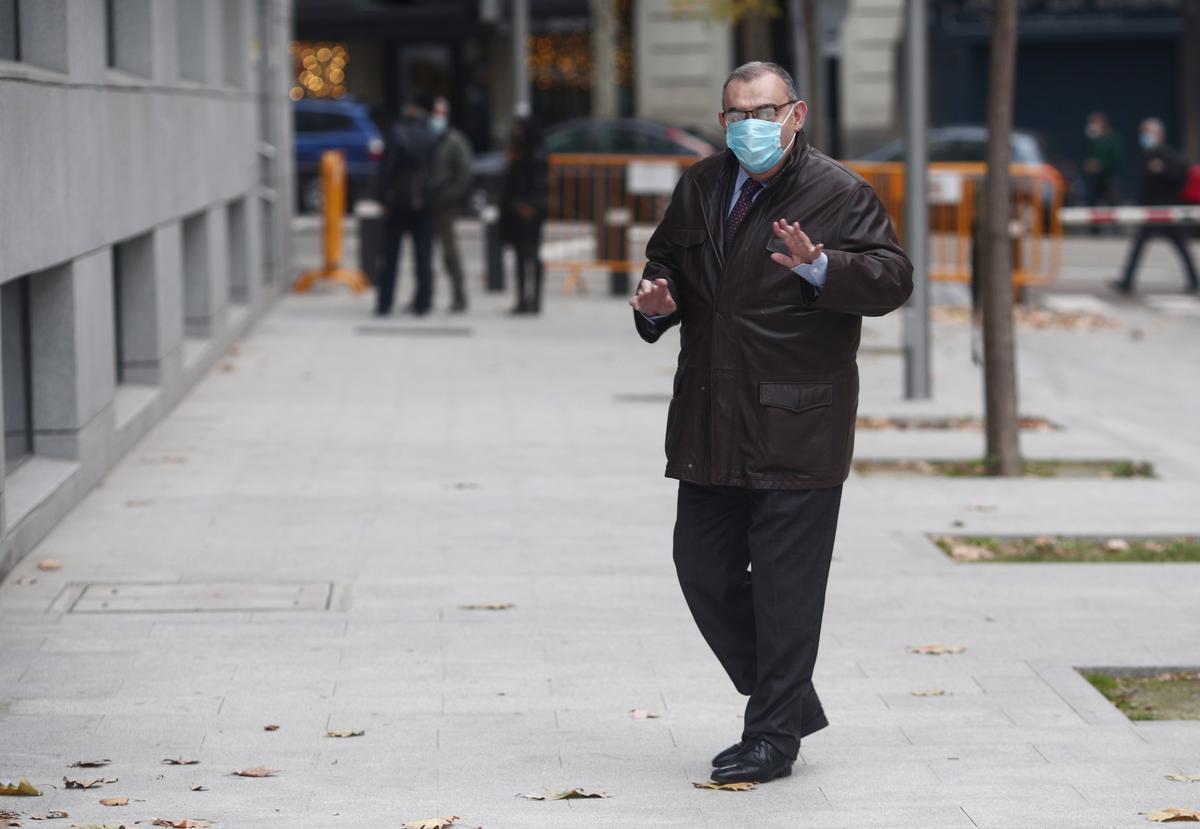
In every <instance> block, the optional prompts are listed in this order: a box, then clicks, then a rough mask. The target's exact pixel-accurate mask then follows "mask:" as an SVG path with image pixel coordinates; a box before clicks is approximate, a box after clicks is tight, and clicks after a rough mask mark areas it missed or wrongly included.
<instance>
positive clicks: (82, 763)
mask: <svg viewBox="0 0 1200 829" xmlns="http://www.w3.org/2000/svg"><path fill="white" fill-rule="evenodd" d="M111 762H112V760H109V759H108V758H107V757H105V758H104V759H103V760H76V761H75V762H74V763H72V764H71V765H70V766H69V767H68V768H73V769H98V768H101V767H102V766H107V765H108V764H109V763H111Z"/></svg>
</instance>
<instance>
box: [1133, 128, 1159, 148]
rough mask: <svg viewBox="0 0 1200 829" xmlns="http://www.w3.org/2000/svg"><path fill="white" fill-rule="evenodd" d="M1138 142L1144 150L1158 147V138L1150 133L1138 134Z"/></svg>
mask: <svg viewBox="0 0 1200 829" xmlns="http://www.w3.org/2000/svg"><path fill="white" fill-rule="evenodd" d="M1138 140H1139V141H1141V142H1142V148H1143V149H1146V150H1153V149H1154V148H1155V147H1157V146H1158V136H1157V135H1155V134H1154V133H1152V132H1143V133H1139V134H1138Z"/></svg>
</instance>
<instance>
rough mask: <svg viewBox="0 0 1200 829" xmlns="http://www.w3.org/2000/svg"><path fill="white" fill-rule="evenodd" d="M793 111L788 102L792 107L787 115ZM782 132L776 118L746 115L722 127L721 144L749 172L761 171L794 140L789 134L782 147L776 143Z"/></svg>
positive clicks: (768, 168) (773, 162) (776, 160)
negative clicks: (723, 131)
mask: <svg viewBox="0 0 1200 829" xmlns="http://www.w3.org/2000/svg"><path fill="white" fill-rule="evenodd" d="M795 110H796V104H792V108H791V109H790V110H788V118H791V117H792V114H793V113H794V112H795ZM785 120H786V119H785ZM782 133H783V124H782V123H781V122H779V121H763V120H760V119H758V118H746V119H745V120H742V121H735V122H734V123H732V124H729V125H727V126H726V127H725V144H726V145H727V146H728V147H729V149H730V150H732V151H733V154H734V155H735V156H737V160H738V162H739V163H740V164H741V165H742V166H743V167H745V168H746V169H747V170H749V171H750V172H752V173H765V172H766V171H767V170H770V169H771V168H772V167H774V166H775V165H776V164H778V163H779V159H781V158H783V154H784V153H785V152H786V151H787V150H790V149H791V148H792V143H793V142H795V140H796V136H795V135H793V136H792V140H791V141H789V142H788V145H787V147H786V148H784V147H782V146H781V145H780V143H779V137H780V135H781V134H782Z"/></svg>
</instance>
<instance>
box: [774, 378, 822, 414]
mask: <svg viewBox="0 0 1200 829" xmlns="http://www.w3.org/2000/svg"><path fill="white" fill-rule="evenodd" d="M758 402H759V403H761V404H763V405H764V406H777V407H779V408H780V409H787V410H789V411H793V412H806V411H808V410H809V409H817V408H820V407H821V406H829V405H832V404H833V383H759V384H758Z"/></svg>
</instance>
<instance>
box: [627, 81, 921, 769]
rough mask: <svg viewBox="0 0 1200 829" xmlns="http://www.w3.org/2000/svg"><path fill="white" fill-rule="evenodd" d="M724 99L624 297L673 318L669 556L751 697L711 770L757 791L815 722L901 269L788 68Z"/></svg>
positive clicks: (876, 212) (904, 265) (887, 232)
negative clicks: (834, 589)
mask: <svg viewBox="0 0 1200 829" xmlns="http://www.w3.org/2000/svg"><path fill="white" fill-rule="evenodd" d="M722 97H723V101H722V110H721V112H720V113H719V115H718V121H719V123H720V124H721V126H722V127H723V128H724V129H725V139H726V145H727V147H728V149H727V150H726V151H724V152H722V153H718V154H716V155H714V156H710V157H708V158H706V159H704V160H702V161H700V162H698V163H696V164H694V165H693V166H691V167H689V168H688V169H687V170H686V171H685V172H684V173H683V175H682V177H681V178H680V180H679V183H678V184H677V186H676V188H675V191H674V194H673V195H672V197H671V201H670V203H669V204H668V206H667V210H666V214H665V216H664V217H663V220H662V222H661V223H660V224H659V225H658V227H657V228H656V229H655V231H654V233H653V235H652V236H651V238H650V241H649V242H648V244H647V247H646V258H647V260H648V262H647V265H646V267H645V270H644V272H643V275H642V280H641V282H640V284H639V286H638V289H637V293H636V295H635V296H634V297H632V298H631V299H630V305H632V306H633V309H634V314H633V317H634V323H635V326H636V328H637V331H638V333H639V334H640V335H641V337H642V339H644V340H646V341H647V342H650V343H653V342H655V341H657V340H658V339H659V338H660V337H661V336H662V335H663V334H664V333H665V332H666V331H667V330H668V329H669V328H671V327H672V326H674V325H676V324H678V325H679V326H680V339H679V341H680V352H679V363H678V369H677V370H676V372H675V380H674V386H673V392H674V393H673V395H672V399H671V403H670V407H669V409H668V412H667V435H666V455H667V467H666V474H667V476H668V477H671V478H677V479H678V480H679V492H678V502H677V508H676V516H675V530H674V553H673V557H674V561H675V567H676V572H677V575H678V577H679V582H680V586H681V587H682V589H683V594H684V598H685V599H686V600H687V603H688V607H689V608H690V610H691V612H692V616H693V618H694V619H695V621H696V625H697V627H698V628H699V629H700V632H701V634H702V635H703V636H704V638H705V640H706V641H707V642H708V644H709V646H710V647H711V648H712V650H713V652H714V654H715V655H716V657H717V659H718V661H719V662H720V663H721V665H722V667H724V669H725V671H726V672H727V673H728V674H729V677H730V679H732V680H733V684H734V686H735V687H736V688H737V690H738V691H739V692H741V693H742V694H745V695H747V696H748V697H749V700H748V701H747V704H746V710H745V719H744V723H743V729H742V733H741V739H739V740H738V742H737V743H735V744H734V745H732V746H730V747H729V748H727V749H725V750H724V751H721V752H720V753H719V754H717V756H715V757H714V758H713V761H712V763H713V767H714V768H713V772H712V779H713V780H714V781H717V782H720V783H733V782H742V781H753V782H765V781H767V780H771V779H774V778H777V777H784V776H787V775H788V774H790V773H791V770H792V764H793V763H794V761H795V759H796V756H797V752H798V751H799V748H800V741H801V739H802V738H804V737H806V736H808V735H809V734H812V733H813V732H815V731H817V730H818V729H821V728H823V727H825V726H826V725H827V724H828V722H827V720H826V717H825V713H824V710H823V708H822V705H821V701H820V699H819V698H818V696H817V692H816V690H815V689H814V688H813V683H812V674H813V667H814V664H815V662H816V656H817V644H818V641H819V638H820V631H821V618H822V614H823V608H824V601H825V587H826V582H827V578H828V575H829V566H830V561H831V557H832V554H833V544H834V534H835V530H836V528H837V518H838V508H839V505H840V502H841V494H842V484H843V482H844V481H845V480H846V477H847V475H848V474H849V470H850V458H851V454H852V449H853V443H854V425H855V413H856V411H857V407H858V368H857V364H856V362H855V359H856V354H857V351H858V345H859V338H860V334H861V330H862V318H863V316H879V315H882V314H886V313H888V312H890V311H893V310H895V309H896V308H899V307H900V306H901V305H903V304H904V302H905V301H906V300H907V299H908V296H909V294H910V293H911V292H912V263H911V262H909V260H908V258H907V257H906V256H905V255H904V251H903V250H901V248H900V244H899V242H898V241H897V239H896V234H895V232H894V231H893V229H892V224H891V221H890V220H889V218H888V215H887V211H886V210H885V209H884V207H883V204H882V203H881V202H880V200H879V198H878V196H877V195H876V194H875V191H874V190H873V189H871V186H870V185H869V184H867V183H866V182H865V181H864V180H863V179H862V178H861V177H860V176H858V175H856V174H855V173H853V172H851V171H850V170H848V169H847V168H846V167H844V166H842V165H841V164H839V163H837V162H836V161H834V160H833V159H831V158H830V157H829V156H827V155H825V154H824V153H821V152H819V151H817V150H816V149H814V148H813V147H811V146H810V145H809V143H808V138H807V136H806V135H805V132H804V122H805V119H806V117H807V113H808V106H807V104H805V102H804V101H803V100H801V99H800V95H799V94H798V92H797V90H796V87H795V84H794V83H793V81H792V78H791V76H790V75H789V74H788V73H787V71H786V70H784V69H783V68H781V67H780V66H778V65H776V64H773V63H765V62H759V61H756V62H753V63H748V64H745V65H743V66H740V67H738V68H737V69H735V70H734V71H733V72H732V73H731V74H730V75H729V78H728V79H727V80H726V82H725V87H724V90H723V96H722Z"/></svg>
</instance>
